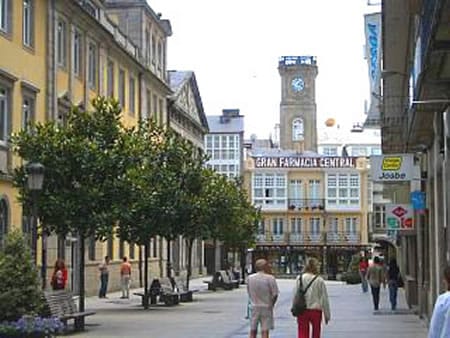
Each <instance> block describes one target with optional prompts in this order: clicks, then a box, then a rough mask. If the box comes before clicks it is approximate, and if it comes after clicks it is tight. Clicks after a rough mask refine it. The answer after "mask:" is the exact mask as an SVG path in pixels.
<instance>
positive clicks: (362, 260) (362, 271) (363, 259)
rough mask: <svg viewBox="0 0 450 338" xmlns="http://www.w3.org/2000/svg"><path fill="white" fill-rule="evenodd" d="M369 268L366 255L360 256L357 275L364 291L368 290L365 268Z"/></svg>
mask: <svg viewBox="0 0 450 338" xmlns="http://www.w3.org/2000/svg"><path fill="white" fill-rule="evenodd" d="M368 268H369V262H368V260H367V257H365V256H361V258H360V259H359V276H360V277H361V288H362V291H363V292H364V293H366V292H367V291H369V286H368V284H367V278H366V275H367V269H368Z"/></svg>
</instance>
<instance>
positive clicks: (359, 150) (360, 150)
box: [351, 147, 367, 156]
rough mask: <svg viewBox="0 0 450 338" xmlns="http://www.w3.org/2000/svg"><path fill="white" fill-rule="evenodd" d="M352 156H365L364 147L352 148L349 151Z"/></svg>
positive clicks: (365, 150)
mask: <svg viewBox="0 0 450 338" xmlns="http://www.w3.org/2000/svg"><path fill="white" fill-rule="evenodd" d="M351 154H352V156H367V149H366V147H352V150H351Z"/></svg>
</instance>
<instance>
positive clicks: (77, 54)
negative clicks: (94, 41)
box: [72, 29, 83, 77]
mask: <svg viewBox="0 0 450 338" xmlns="http://www.w3.org/2000/svg"><path fill="white" fill-rule="evenodd" d="M81 41H82V40H81V33H80V32H79V31H78V30H76V29H75V30H74V32H73V48H72V54H73V56H72V58H73V73H74V74H75V75H76V76H78V77H81V60H82V55H83V54H82V48H81V46H82V42H81Z"/></svg>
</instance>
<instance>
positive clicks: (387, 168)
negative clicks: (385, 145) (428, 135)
mask: <svg viewBox="0 0 450 338" xmlns="http://www.w3.org/2000/svg"><path fill="white" fill-rule="evenodd" d="M370 171H371V175H372V180H373V181H410V180H411V179H412V178H413V173H414V158H413V155H409V154H399V155H380V156H370Z"/></svg>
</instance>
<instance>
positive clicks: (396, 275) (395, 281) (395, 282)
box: [386, 257, 401, 311]
mask: <svg viewBox="0 0 450 338" xmlns="http://www.w3.org/2000/svg"><path fill="white" fill-rule="evenodd" d="M400 278H401V276H400V268H399V267H398V265H397V260H396V259H395V258H394V257H392V258H391V259H390V260H389V265H388V269H387V272H386V279H387V283H388V288H389V301H390V302H391V310H392V311H395V310H396V308H397V291H398V288H399V281H400Z"/></svg>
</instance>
